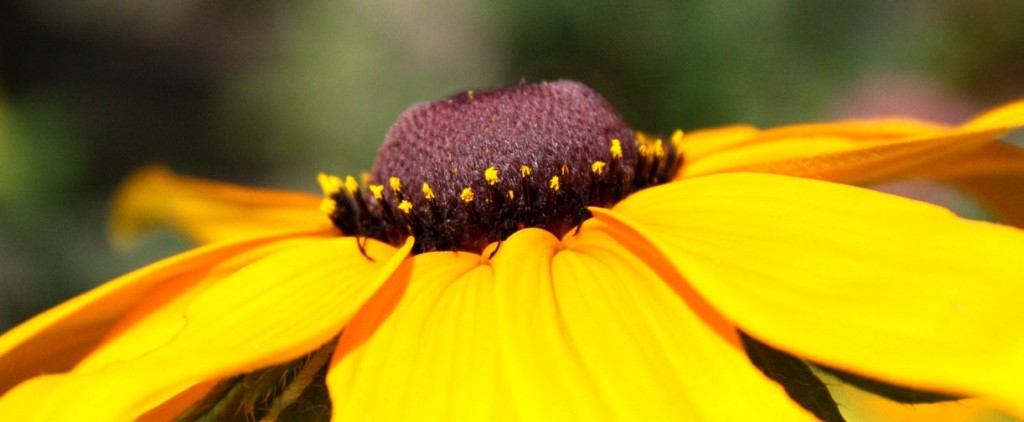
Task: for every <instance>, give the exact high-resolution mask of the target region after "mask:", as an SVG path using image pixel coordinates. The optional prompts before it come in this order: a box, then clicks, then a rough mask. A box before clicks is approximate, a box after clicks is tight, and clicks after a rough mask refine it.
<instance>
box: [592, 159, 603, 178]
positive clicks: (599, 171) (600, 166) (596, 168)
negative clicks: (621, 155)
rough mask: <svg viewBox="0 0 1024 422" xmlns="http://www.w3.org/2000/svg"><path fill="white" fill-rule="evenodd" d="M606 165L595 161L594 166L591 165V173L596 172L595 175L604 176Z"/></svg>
mask: <svg viewBox="0 0 1024 422" xmlns="http://www.w3.org/2000/svg"><path fill="white" fill-rule="evenodd" d="M604 165H605V164H604V161H594V164H591V165H590V171H592V172H594V174H596V175H598V176H600V175H602V174H604Z"/></svg>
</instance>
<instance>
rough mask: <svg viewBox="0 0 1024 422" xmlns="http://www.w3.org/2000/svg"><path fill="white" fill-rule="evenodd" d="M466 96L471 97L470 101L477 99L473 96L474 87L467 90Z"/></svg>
mask: <svg viewBox="0 0 1024 422" xmlns="http://www.w3.org/2000/svg"><path fill="white" fill-rule="evenodd" d="M466 96H467V97H469V100H470V101H473V100H474V99H475V98H473V90H472V89H468V90H466Z"/></svg>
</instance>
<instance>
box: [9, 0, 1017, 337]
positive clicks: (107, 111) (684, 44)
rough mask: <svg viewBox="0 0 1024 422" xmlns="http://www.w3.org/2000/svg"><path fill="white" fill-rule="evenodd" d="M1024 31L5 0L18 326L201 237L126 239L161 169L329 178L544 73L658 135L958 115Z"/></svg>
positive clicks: (747, 10) (599, 12)
mask: <svg viewBox="0 0 1024 422" xmlns="http://www.w3.org/2000/svg"><path fill="white" fill-rule="evenodd" d="M1022 23H1024V2H1021V1H1019V0H908V1H901V2H893V1H888V0H866V1H852V0H851V1H836V0H825V1H823V0H772V1H752V2H751V1H717V0H708V1H678V0H654V1H638V2H619V1H611V0H608V1H584V0H559V1H549V0H545V1H540V0H522V1H516V2H505V1H499V0H489V1H480V2H471V1H468V0H455V1H450V2H424V1H416V0H383V1H382V0H352V1H326V0H307V1H295V2H272V1H259V0H257V1H240V0H202V1H199V0H178V1H152V0H83V1H78V2H62V1H53V0H34V1H7V2H2V3H0V330H5V329H6V328H9V327H11V326H13V325H14V324H16V323H18V322H20V321H22V320H24V319H25V318H27V317H29V316H31V315H33V314H35V313H37V312H39V311H41V310H43V309H45V308H47V307H49V306H52V305H54V304H56V303H59V302H60V301H62V300H64V299H66V298H68V297H70V296H71V295H74V294H76V293H79V292H82V291H85V290H87V289H89V288H91V287H93V286H95V285H97V284H99V283H102V282H104V281H106V280H108V279H111V278H113V277H115V276H118V275H120V274H123V273H125V272H127V271H129V270H131V269H134V268H137V267H139V266H142V265H144V264H146V263H147V262H151V261H153V260H155V259H158V258H160V257H163V256H167V255H169V254H171V253H173V252H176V251H181V250H184V249H186V248H187V247H188V243H187V242H185V241H184V240H183V239H181V238H179V237H176V236H174V235H173V234H169V233H162V234H155V235H154V236H151V237H149V238H147V239H145V240H144V241H143V242H142V244H141V245H139V247H138V248H136V249H134V250H132V251H127V252H124V251H122V252H118V251H115V250H114V249H113V248H112V247H111V246H110V245H109V243H108V242H107V240H106V232H105V230H106V216H107V212H108V201H109V198H110V195H111V192H112V191H113V190H114V188H115V187H116V185H117V183H118V182H119V181H120V180H122V179H123V178H124V177H125V176H126V175H127V174H129V173H130V172H131V171H132V170H133V169H137V168H138V167H140V166H142V165H144V164H146V163H151V162H160V163H164V164H167V165H169V166H170V167H171V168H173V169H175V170H176V171H178V172H181V173H185V174H191V175H197V176H202V177H209V178H216V179H222V180H227V181H232V182H236V183H244V184H250V185H257V186H266V187H276V188H287V189H296V190H304V191H309V192H314V193H315V192H317V191H318V187H317V185H316V182H315V176H316V174H317V172H319V171H327V172H332V173H340V174H347V173H354V172H359V171H361V170H365V169H368V168H369V167H370V165H371V164H372V161H373V156H374V152H375V150H376V148H377V143H378V142H379V141H380V140H381V139H382V137H383V135H384V133H385V132H386V130H387V128H388V126H389V124H390V123H391V121H392V119H393V118H394V117H395V116H396V115H397V114H398V113H400V112H401V111H402V110H403V109H404V108H405V107H406V106H407V105H409V104H412V103H416V102H420V101H425V100H430V99H436V98H440V97H443V96H447V95H449V94H452V93H455V92H457V91H461V90H464V89H467V88H477V89H479V88H486V87H496V86H501V85H509V84H515V83H517V82H519V81H520V80H524V79H525V80H526V81H541V80H550V79H558V78H572V79H577V80H580V81H583V82H585V83H587V84H589V85H591V86H592V87H594V88H596V89H597V90H598V91H599V92H602V93H603V94H604V95H605V96H606V97H608V98H609V99H610V100H611V102H612V103H613V104H615V105H617V106H618V107H619V109H620V110H621V112H622V113H623V114H624V115H625V116H626V118H627V119H628V120H629V121H630V122H632V124H633V125H634V127H636V128H638V129H642V130H645V131H649V132H669V131H671V130H673V129H675V128H682V129H695V128H700V127H708V126H716V125H723V124H729V123H751V124H755V125H758V126H762V127H764V126H772V125H778V124H785V123H799V122H806V121H816V120H831V119H839V118H846V117H864V116H875V115H884V114H904V115H911V116H918V117H923V118H928V119H933V120H938V121H944V122H950V123H956V122H958V121H961V120H963V119H965V118H967V117H969V116H970V115H971V114H973V113H975V112H977V111H979V110H982V109H984V108H986V107H988V106H992V105H995V104H997V103H1001V102H1004V101H1007V100H1011V99H1015V98H1019V97H1024V85H1022V84H1024V30H1022V29H1021V28H1022V25H1021V24H1022ZM893 189H896V190H899V189H901V188H899V187H895V188H893ZM905 190H906V189H905ZM909 190H910V191H915V189H914V188H911V189H909ZM917 190H919V189H917ZM940 194H941V192H940ZM943 195H953V196H955V194H954V193H949V192H947V193H945V194H943ZM964 206H965V207H968V209H967V210H966V211H964V212H968V213H970V212H976V213H979V214H980V215H981V216H982V217H983V216H984V215H983V214H984V213H983V211H979V210H971V209H969V205H964Z"/></svg>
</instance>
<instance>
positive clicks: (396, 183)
mask: <svg viewBox="0 0 1024 422" xmlns="http://www.w3.org/2000/svg"><path fill="white" fill-rule="evenodd" d="M388 184H389V185H391V191H392V192H395V193H399V192H401V191H402V180H401V179H399V178H397V177H391V178H390V179H388Z"/></svg>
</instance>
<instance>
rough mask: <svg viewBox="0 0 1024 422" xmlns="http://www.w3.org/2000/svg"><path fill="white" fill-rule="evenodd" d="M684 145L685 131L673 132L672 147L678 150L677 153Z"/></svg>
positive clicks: (677, 130)
mask: <svg viewBox="0 0 1024 422" xmlns="http://www.w3.org/2000/svg"><path fill="white" fill-rule="evenodd" d="M682 143H683V131H682V130H679V129H676V131H675V132H672V146H673V147H675V148H676V151H679V150H680V145H682Z"/></svg>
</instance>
